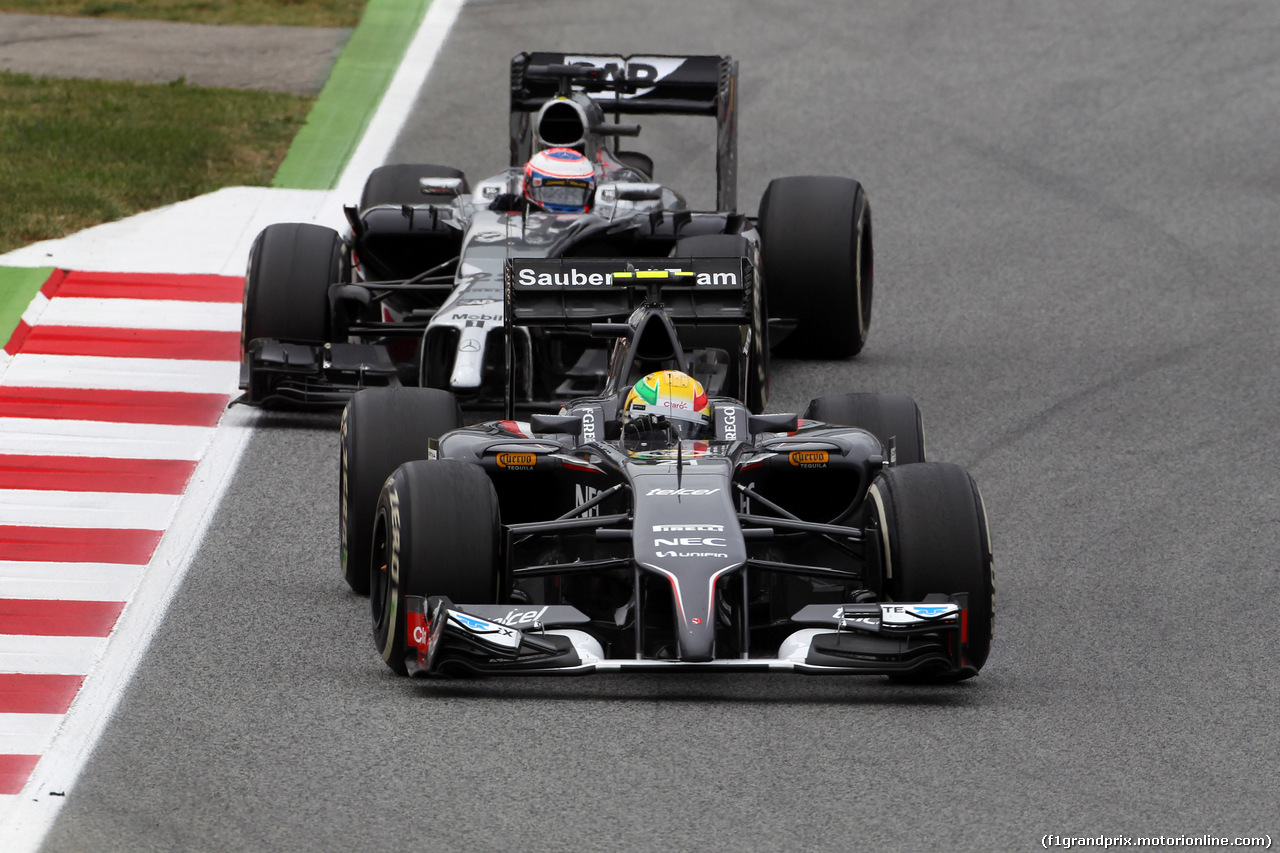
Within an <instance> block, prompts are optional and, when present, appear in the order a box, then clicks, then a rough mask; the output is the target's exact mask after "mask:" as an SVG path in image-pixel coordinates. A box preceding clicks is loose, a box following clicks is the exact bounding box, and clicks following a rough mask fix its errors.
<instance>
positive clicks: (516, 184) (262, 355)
mask: <svg viewBox="0 0 1280 853" xmlns="http://www.w3.org/2000/svg"><path fill="white" fill-rule="evenodd" d="M737 80H738V71H737V63H736V62H734V61H733V60H731V59H729V58H728V57H721V56H629V57H624V56H608V55H571V54H559V53H556V54H552V53H522V54H520V55H518V56H516V57H515V58H514V59H513V60H512V62H511V99H510V104H511V107H510V126H511V133H510V166H511V167H510V168H509V169H508V170H507V171H505V172H502V173H500V174H498V175H495V176H494V177H491V178H489V179H487V180H484V181H481V182H480V183H478V184H476V185H474V186H472V185H471V184H469V183H468V181H467V178H466V176H465V175H463V174H462V172H460V171H458V170H456V169H452V168H447V167H443V166H434V165H414V164H407V165H406V164H401V165H389V166H383V167H381V168H379V169H376V170H374V172H373V173H372V174H371V175H370V177H369V179H368V181H367V183H366V185H365V188H364V192H363V194H362V196H361V199H360V203H359V205H358V206H349V207H347V208H345V211H346V217H347V220H348V225H349V230H348V231H347V232H346V233H345V234H340V233H339V232H337V231H335V230H333V229H330V228H325V227H321V226H318V225H312V224H302V223H289V224H279V225H272V226H270V227H268V228H267V229H265V230H264V231H263V232H262V233H261V234H260V235H259V236H258V238H257V240H256V241H255V243H254V245H253V248H252V251H251V253H250V258H249V267H248V273H247V275H246V279H245V302H244V305H245V307H244V324H243V329H242V341H241V343H242V362H241V374H240V387H241V389H242V390H243V394H242V396H241V398H240V402H246V403H251V404H267V405H277V404H278V405H293V406H326V405H341V404H342V403H345V402H346V400H348V399H349V398H350V396H351V394H352V393H354V392H355V391H357V390H359V389H360V388H366V387H376V386H395V385H407V386H421V387H429V388H442V389H447V390H450V391H452V392H453V393H454V394H455V395H457V397H458V399H459V400H461V401H463V402H464V403H466V404H468V405H473V406H485V405H495V404H501V403H503V402H504V398H505V396H506V395H507V394H508V392H509V390H510V392H511V393H514V395H515V397H516V401H517V404H518V405H520V406H521V407H522V409H536V408H539V404H545V403H547V402H548V401H558V400H563V399H566V398H568V397H572V396H576V395H585V394H599V393H601V392H602V391H603V389H604V385H605V382H606V379H607V363H608V353H607V349H606V346H605V343H604V342H603V341H601V340H600V339H595V338H592V337H591V336H589V335H587V334H584V333H583V332H581V331H580V330H578V329H574V328H556V327H551V326H546V327H538V328H529V327H527V326H523V325H512V324H510V323H507V322H506V318H505V316H504V314H503V294H502V286H503V284H502V275H503V264H504V263H505V262H506V261H507V260H508V259H510V258H545V259H566V260H567V259H600V258H635V257H640V258H688V257H716V258H726V259H741V260H742V261H744V263H746V264H747V265H748V267H749V273H748V275H749V277H750V282H751V286H752V288H753V293H752V299H751V304H752V307H753V310H752V312H751V313H749V314H748V315H747V316H746V317H745V318H744V320H743V322H742V325H741V326H740V327H738V328H728V327H724V326H719V327H716V328H707V327H705V326H703V325H702V324H700V323H699V322H698V320H697V319H696V318H694V319H692V320H690V321H688V322H687V323H686V324H685V325H684V326H683V327H682V329H681V340H682V341H683V343H684V345H685V346H686V347H687V348H688V349H690V350H696V351H700V352H701V351H706V352H712V351H714V352H717V353H719V354H720V355H719V357H718V358H719V361H720V362H721V363H723V364H724V365H725V366H726V367H727V370H726V371H725V372H724V375H723V377H722V378H721V380H720V383H721V384H718V385H715V386H712V387H710V389H709V390H710V391H711V393H715V394H727V395H732V396H736V397H738V398H740V399H742V400H744V401H746V403H747V406H748V408H750V409H751V410H752V411H755V412H759V411H762V410H763V407H764V406H765V403H766V400H767V390H768V386H767V383H768V369H767V359H768V356H769V352H770V350H771V348H776V349H777V351H778V352H779V353H780V354H785V355H797V356H811V357H834V358H840V357H846V356H850V355H854V354H856V353H857V352H858V351H859V350H861V349H862V346H863V344H864V343H865V341H866V337H867V329H868V326H869V323H870V319H871V298H872V289H873V264H872V234H871V210H870V206H869V204H868V202H867V197H866V194H865V193H864V191H863V189H862V187H861V185H860V184H859V183H858V182H857V181H854V180H851V179H848V178H838V177H785V178H779V179H777V180H774V181H772V182H771V183H770V184H769V186H768V188H767V190H766V192H765V194H764V196H763V198H762V200H761V203H760V208H759V216H758V217H751V216H746V215H743V214H740V213H738V212H737V101H736V92H737ZM653 114H674V115H704V116H710V117H714V118H715V121H716V185H717V191H716V209H715V210H714V211H696V210H691V209H690V208H689V206H688V204H687V202H686V201H685V199H684V198H682V197H681V196H680V195H679V194H678V193H676V192H675V191H673V190H671V189H670V188H668V187H665V186H663V185H662V184H660V183H655V182H654V166H653V162H652V160H651V158H650V157H648V156H646V155H645V154H642V153H640V152H638V151H628V150H622V149H621V148H620V147H619V142H620V140H621V139H622V138H626V137H632V136H635V135H637V134H638V133H639V126H637V125H633V124H622V123H619V122H620V119H621V118H622V117H623V116H636V115H653ZM608 118H612V119H613V120H612V121H610V120H607V119H608ZM562 148H563V149H570V150H573V151H576V152H580V153H581V154H582V155H583V156H585V158H587V160H589V162H590V164H591V168H592V169H593V170H594V177H593V182H592V183H593V190H592V195H591V198H590V201H589V204H588V206H587V209H586V210H584V211H582V212H577V213H568V214H566V213H562V212H552V211H550V210H547V209H544V208H542V207H539V206H538V205H537V204H533V203H531V202H530V199H529V194H528V192H527V189H528V188H527V187H525V179H524V172H523V171H522V169H521V168H520V167H521V165H522V164H525V163H526V162H527V161H529V160H530V158H531V156H533V155H534V154H536V153H537V152H540V151H545V150H548V149H562ZM766 292H767V297H766ZM793 331H794V333H793V334H790V333H791V332H793ZM508 336H514V341H513V346H512V347H510V348H509V349H510V351H511V352H512V353H513V356H512V359H511V363H510V364H509V365H508V364H507V357H506V353H507V351H508V347H507V346H506V345H505V342H506V339H507V337H508ZM508 371H510V375H511V376H512V377H513V378H514V386H513V387H511V388H510V389H509V386H508V383H507V381H506V380H507V376H508ZM543 407H544V408H545V405H544V406H543Z"/></svg>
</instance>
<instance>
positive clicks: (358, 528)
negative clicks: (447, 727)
mask: <svg viewBox="0 0 1280 853" xmlns="http://www.w3.org/2000/svg"><path fill="white" fill-rule="evenodd" d="M460 426H462V412H461V411H460V410H459V408H458V401H457V399H455V398H454V396H453V394H451V393H450V392H448V391H440V390H438V389H435V388H401V387H395V386H392V387H388V388H365V389H363V390H361V391H357V392H356V393H355V395H354V396H353V397H352V398H351V400H350V402H348V403H347V407H346V408H345V409H343V411H342V426H341V430H340V441H339V444H340V447H341V450H340V458H339V471H338V484H339V485H338V489H339V494H338V505H339V517H338V532H339V536H340V544H341V557H342V576H343V578H345V579H346V581H347V584H348V585H349V586H350V587H351V589H352V590H353V591H355V592H356V593H358V594H360V595H368V594H369V577H370V571H371V568H372V561H371V559H370V554H371V553H372V552H371V548H372V537H373V521H374V512H375V510H376V508H377V505H378V495H379V493H380V492H381V491H382V484H383V483H385V482H386V480H387V477H389V476H390V475H391V472H392V471H394V470H395V469H396V468H398V467H399V466H400V465H402V464H404V463H405V462H409V461H412V460H414V459H426V458H427V453H428V449H429V443H430V441H431V439H434V438H439V437H440V436H442V435H444V434H445V433H446V432H449V431H450V430H454V429H457V428H458V427H460Z"/></svg>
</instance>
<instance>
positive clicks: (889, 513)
mask: <svg viewBox="0 0 1280 853" xmlns="http://www.w3.org/2000/svg"><path fill="white" fill-rule="evenodd" d="M867 496H868V498H870V501H871V507H870V511H869V513H868V518H869V528H868V531H867V535H868V536H877V537H879V539H880V552H881V570H882V588H883V590H884V592H885V593H886V594H887V595H888V596H889V597H890V598H892V599H893V600H895V601H923V600H924V597H925V596H927V595H930V594H934V593H941V594H944V595H954V594H956V593H967V594H968V596H969V608H968V614H967V616H966V624H967V638H966V639H965V641H964V645H963V647H962V653H963V659H964V663H965V665H966V667H965V669H964V670H962V671H961V672H959V673H947V674H944V675H941V676H938V675H923V676H914V677H910V678H909V680H913V681H958V680H961V679H964V678H969V677H971V676H973V675H977V673H978V670H980V669H982V665H983V664H984V663H986V661H987V655H988V653H989V652H990V651H991V635H992V628H993V624H994V621H995V570H994V566H993V562H992V558H991V536H990V532H989V528H988V526H987V513H986V509H985V507H984V506H983V504H982V496H981V495H980V494H979V492H978V487H977V485H976V484H975V483H974V482H973V478H972V477H970V476H969V473H968V472H967V471H965V470H964V469H963V468H961V467H960V466H959V465H952V464H950V463H946V462H922V463H920V464H918V465H903V466H901V467H897V468H887V469H885V470H884V471H881V472H880V473H879V474H878V475H876V478H875V480H874V481H873V482H872V483H871V488H870V489H869V491H868V495H867Z"/></svg>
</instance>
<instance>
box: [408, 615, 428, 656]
mask: <svg viewBox="0 0 1280 853" xmlns="http://www.w3.org/2000/svg"><path fill="white" fill-rule="evenodd" d="M405 622H406V624H405V628H406V633H407V634H408V635H409V644H410V645H412V646H417V647H418V650H419V652H425V651H426V650H427V647H428V646H430V645H431V643H430V642H429V641H430V639H431V632H430V631H428V630H427V617H426V614H424V613H406V614H405Z"/></svg>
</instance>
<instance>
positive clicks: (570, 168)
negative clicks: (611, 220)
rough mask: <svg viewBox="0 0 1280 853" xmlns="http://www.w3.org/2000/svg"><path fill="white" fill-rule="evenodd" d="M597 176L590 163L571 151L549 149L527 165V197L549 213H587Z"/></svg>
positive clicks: (525, 188)
mask: <svg viewBox="0 0 1280 853" xmlns="http://www.w3.org/2000/svg"><path fill="white" fill-rule="evenodd" d="M595 189H596V176H595V172H594V170H593V169H592V168H591V161H590V160H588V159H587V158H586V157H584V156H582V155H581V154H579V153H578V152H577V151H574V150H573V149H572V148H548V149H546V150H545V151H539V152H538V153H537V154H534V155H533V156H532V157H530V158H529V162H528V163H526V164H525V166H524V195H525V198H527V199H529V201H531V202H533V203H534V204H536V205H538V206H539V207H541V208H542V209H543V210H546V211H548V212H550V213H586V212H587V211H588V210H590V209H591V196H592V194H593V193H594V192H595Z"/></svg>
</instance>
